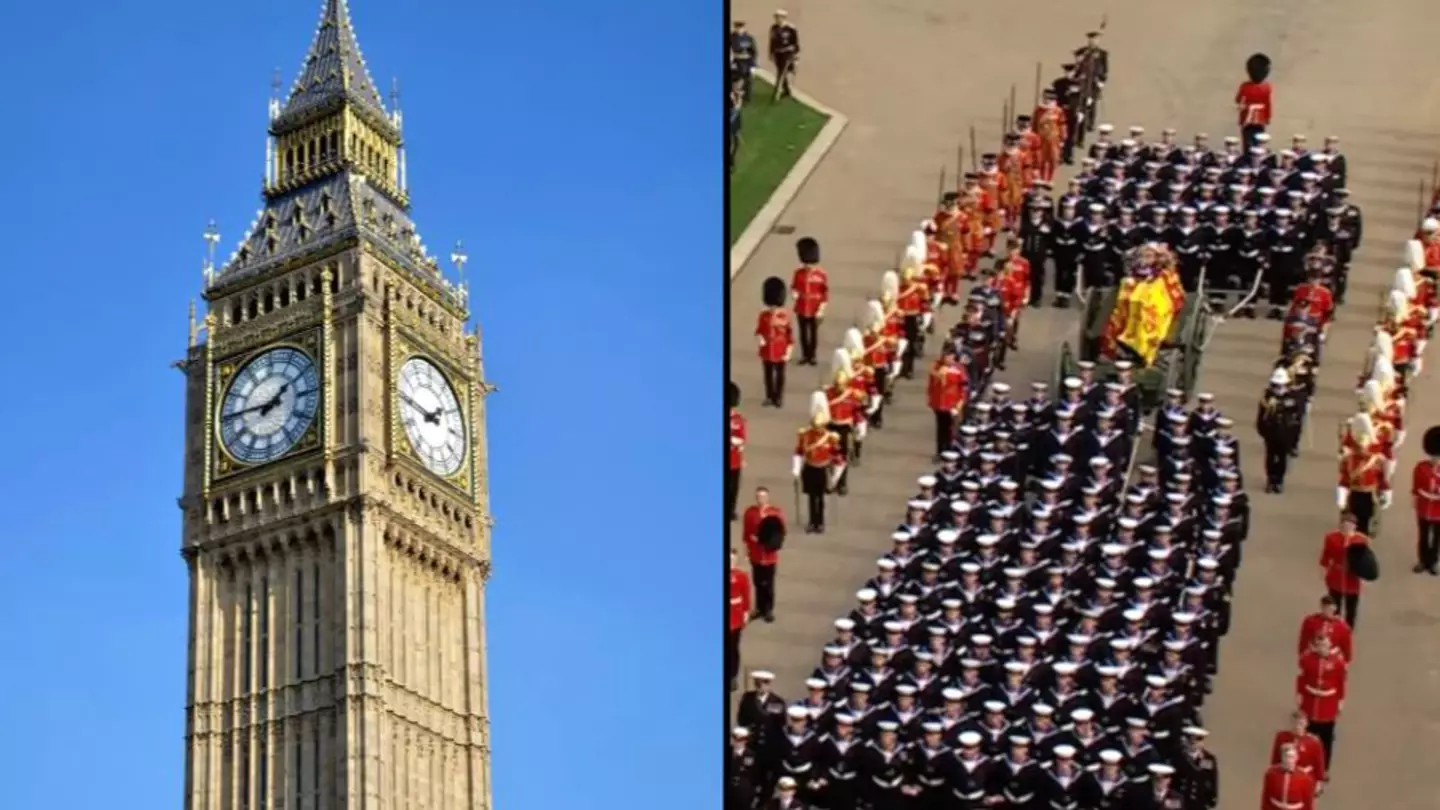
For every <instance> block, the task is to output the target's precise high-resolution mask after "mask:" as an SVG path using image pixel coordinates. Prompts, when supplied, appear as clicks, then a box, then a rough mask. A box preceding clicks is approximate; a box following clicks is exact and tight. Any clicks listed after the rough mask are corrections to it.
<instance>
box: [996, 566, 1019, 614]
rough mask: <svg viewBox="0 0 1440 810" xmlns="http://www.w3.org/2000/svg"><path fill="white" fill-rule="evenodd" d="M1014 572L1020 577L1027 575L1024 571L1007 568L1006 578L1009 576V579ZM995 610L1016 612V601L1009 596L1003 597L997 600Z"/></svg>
mask: <svg viewBox="0 0 1440 810" xmlns="http://www.w3.org/2000/svg"><path fill="white" fill-rule="evenodd" d="M1012 571H1014V572H1015V573H1017V574H1019V575H1020V576H1024V575H1025V572H1024V571H1019V570H1016V569H1014V568H1007V569H1005V576H1007V577H1008V576H1010V573H1011V572H1012ZM995 608H996V609H997V610H1014V609H1015V600H1014V599H1011V598H1010V597H1008V596H1002V597H1000V598H999V599H996V600H995Z"/></svg>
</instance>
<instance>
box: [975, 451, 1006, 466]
mask: <svg viewBox="0 0 1440 810" xmlns="http://www.w3.org/2000/svg"><path fill="white" fill-rule="evenodd" d="M1003 458H1005V456H1004V455H1002V454H1000V453H981V454H980V460H981V461H988V462H990V463H991V464H994V463H995V462H997V461H1000V460H1001V459H1003Z"/></svg>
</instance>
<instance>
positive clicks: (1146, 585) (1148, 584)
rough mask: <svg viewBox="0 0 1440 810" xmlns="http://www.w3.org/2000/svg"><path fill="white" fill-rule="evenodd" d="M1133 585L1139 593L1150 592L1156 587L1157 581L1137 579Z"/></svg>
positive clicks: (1147, 578) (1144, 578)
mask: <svg viewBox="0 0 1440 810" xmlns="http://www.w3.org/2000/svg"><path fill="white" fill-rule="evenodd" d="M1132 584H1134V585H1135V590H1137V591H1148V590H1150V589H1151V588H1153V587H1155V580H1153V579H1151V578H1150V577H1136V578H1135V580H1134V582H1133V583H1132Z"/></svg>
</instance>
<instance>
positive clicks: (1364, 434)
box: [1350, 413, 1375, 447]
mask: <svg viewBox="0 0 1440 810" xmlns="http://www.w3.org/2000/svg"><path fill="white" fill-rule="evenodd" d="M1350 435H1351V436H1353V437H1355V441H1357V442H1359V443H1360V445H1361V446H1362V447H1363V446H1365V445H1367V444H1369V443H1370V442H1372V441H1374V439H1375V423H1374V422H1373V421H1371V420H1370V414H1368V413H1357V414H1355V415H1354V416H1352V417H1350Z"/></svg>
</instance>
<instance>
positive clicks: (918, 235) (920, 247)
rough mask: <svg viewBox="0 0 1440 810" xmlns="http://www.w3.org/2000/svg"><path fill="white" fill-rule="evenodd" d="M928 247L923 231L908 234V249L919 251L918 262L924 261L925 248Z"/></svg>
mask: <svg viewBox="0 0 1440 810" xmlns="http://www.w3.org/2000/svg"><path fill="white" fill-rule="evenodd" d="M928 245H929V240H928V239H926V238H925V232H924V231H915V232H914V233H911V234H910V249H911V250H916V251H919V253H920V260H921V261H922V262H923V261H924V260H925V254H926V252H927V251H926V247H927V246H928Z"/></svg>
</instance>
